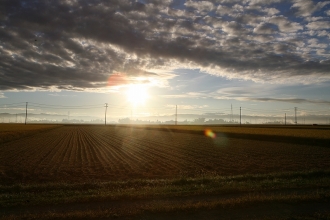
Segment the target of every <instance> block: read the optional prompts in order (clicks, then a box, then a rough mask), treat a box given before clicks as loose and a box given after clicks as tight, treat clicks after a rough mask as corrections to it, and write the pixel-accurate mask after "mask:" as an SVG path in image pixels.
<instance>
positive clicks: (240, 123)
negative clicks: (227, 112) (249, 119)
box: [239, 107, 242, 126]
mask: <svg viewBox="0 0 330 220" xmlns="http://www.w3.org/2000/svg"><path fill="white" fill-rule="evenodd" d="M239 125H240V126H241V125H242V107H239Z"/></svg>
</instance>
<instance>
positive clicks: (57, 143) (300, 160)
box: [0, 126, 330, 183]
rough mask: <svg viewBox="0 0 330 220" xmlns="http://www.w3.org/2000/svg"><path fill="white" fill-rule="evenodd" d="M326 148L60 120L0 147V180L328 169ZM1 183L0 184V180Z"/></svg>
mask: <svg viewBox="0 0 330 220" xmlns="http://www.w3.org/2000/svg"><path fill="white" fill-rule="evenodd" d="M329 156H330V148H326V147H318V146H311V145H308V146H307V145H306V146H304V145H298V144H289V143H275V142H271V141H264V140H263V141H260V140H246V139H239V138H227V137H225V136H222V137H217V138H216V139H212V138H208V137H205V136H202V135H198V134H188V133H175V132H169V131H159V130H147V129H134V128H129V127H110V126H62V127H59V128H56V129H53V130H49V131H46V132H43V133H38V134H36V135H34V136H30V137H25V138H22V139H19V140H16V141H12V142H8V143H6V144H3V145H2V146H0V181H1V182H3V183H4V182H24V183H25V182H43V181H52V182H54V181H61V182H63V181H64V182H77V181H79V182H81V181H83V182H90V181H108V180H125V179H135V178H172V177H180V176H196V175H209V174H218V175H237V174H247V173H249V174H256V173H268V172H283V171H298V170H299V171H301V170H311V169H325V168H328V167H329V166H330V160H329ZM1 182H0V183H1Z"/></svg>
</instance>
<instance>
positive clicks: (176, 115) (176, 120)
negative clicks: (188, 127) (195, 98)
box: [175, 105, 178, 125]
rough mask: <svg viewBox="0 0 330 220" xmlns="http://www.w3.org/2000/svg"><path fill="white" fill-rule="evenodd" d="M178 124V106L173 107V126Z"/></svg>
mask: <svg viewBox="0 0 330 220" xmlns="http://www.w3.org/2000/svg"><path fill="white" fill-rule="evenodd" d="M177 124H178V105H175V125H177Z"/></svg>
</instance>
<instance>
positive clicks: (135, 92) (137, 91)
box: [126, 85, 149, 106]
mask: <svg viewBox="0 0 330 220" xmlns="http://www.w3.org/2000/svg"><path fill="white" fill-rule="evenodd" d="M126 96H127V100H128V101H129V102H130V103H131V104H132V105H134V106H137V105H142V104H144V103H145V102H146V100H147V99H148V97H149V96H148V92H147V88H146V86H145V85H130V86H129V87H128V89H127V92H126Z"/></svg>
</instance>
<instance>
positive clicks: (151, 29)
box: [0, 0, 330, 90]
mask: <svg viewBox="0 0 330 220" xmlns="http://www.w3.org/2000/svg"><path fill="white" fill-rule="evenodd" d="M263 3H265V1H261V0H246V1H225V0H222V1H216V2H214V1H184V2H182V1H177V0H173V1H171V0H167V1H144V3H142V1H141V2H138V1H137V2H136V1H133V0H117V1H116V0H114V1H105V0H96V1H78V0H63V1H41V0H35V1H28V2H26V1H21V0H4V1H2V3H1V5H0V10H1V14H0V19H1V20H0V90H13V89H18V90H22V89H31V88H43V89H47V88H51V87H57V88H60V89H97V88H102V87H105V86H107V85H108V79H109V77H110V76H111V75H112V74H116V73H118V72H120V73H123V74H125V76H126V77H129V78H130V79H129V80H124V81H122V82H125V83H127V82H129V83H134V80H135V79H136V78H137V77H142V78H143V77H144V78H148V77H149V78H150V77H151V78H157V77H162V76H160V75H157V74H155V73H152V72H151V71H148V69H159V70H161V69H162V70H171V69H173V68H202V69H203V68H204V69H207V70H208V71H209V73H211V74H215V75H221V76H224V77H228V78H244V79H252V80H259V81H260V80H261V81H262V80H273V79H280V78H283V77H295V76H298V77H300V76H308V77H311V76H314V75H315V76H317V78H318V80H319V81H320V80H322V79H325V80H326V79H329V77H330V76H329V69H330V64H329V59H330V57H329V46H326V47H324V46H323V47H317V46H315V45H317V44H316V43H315V42H318V41H315V42H314V43H313V42H308V40H309V38H310V34H311V33H310V31H327V30H329V29H330V28H329V25H328V23H329V20H328V19H327V18H326V17H320V18H318V19H317V20H313V19H312V17H311V16H313V13H314V12H315V13H316V12H320V10H323V9H324V10H325V9H326V7H327V5H328V4H327V3H326V2H324V3H322V4H321V3H320V4H319V3H318V4H314V3H313V2H312V3H311V2H310V1H308V4H303V2H302V1H296V0H294V1H292V2H291V6H292V7H291V9H290V10H294V13H295V14H296V15H297V16H303V17H304V19H305V21H304V22H301V23H298V21H297V19H296V18H294V17H288V15H284V14H282V12H281V11H280V8H281V7H279V6H280V5H279V4H280V3H281V1H279V0H273V1H267V4H263ZM308 9H312V10H311V11H310V12H308ZM294 13H292V14H294ZM323 14H324V15H326V13H323ZM308 16H309V17H310V19H308ZM315 34H316V35H317V34H318V35H320V36H321V35H322V37H323V38H322V39H321V40H320V41H322V42H323V43H322V44H323V45H329V44H328V42H329V35H327V34H326V33H324V34H323V33H321V32H317V33H315ZM315 34H314V35H315ZM316 37H318V36H316ZM297 42H298V43H297ZM313 48H318V50H317V56H315V50H313ZM147 81H148V80H147Z"/></svg>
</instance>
